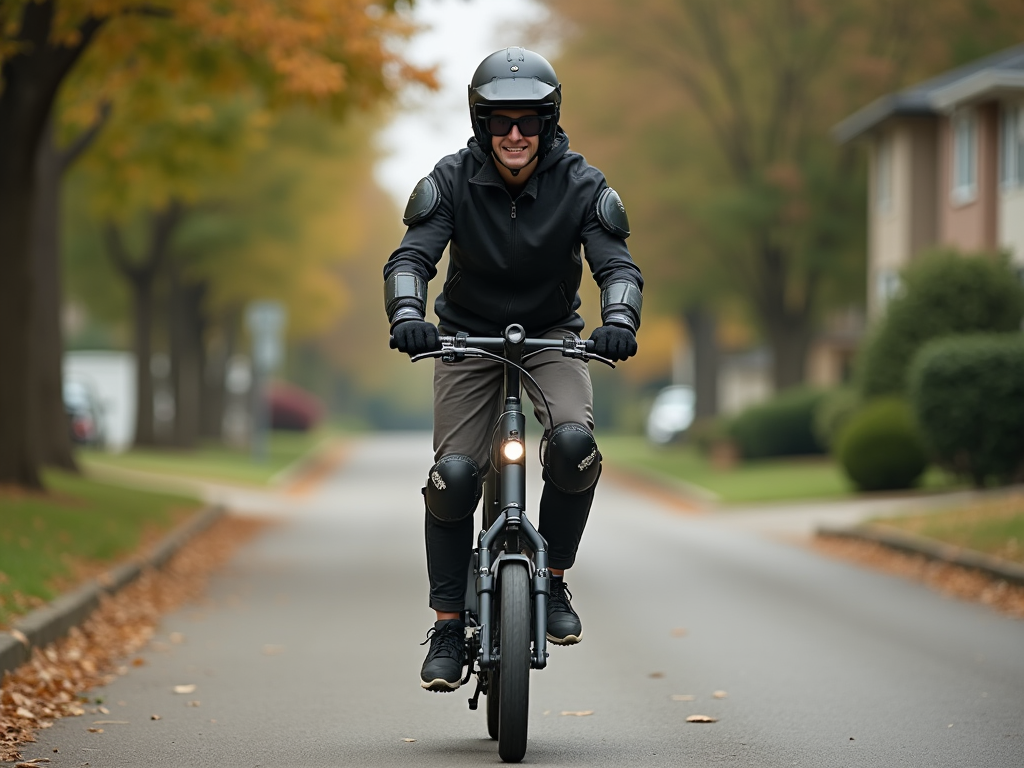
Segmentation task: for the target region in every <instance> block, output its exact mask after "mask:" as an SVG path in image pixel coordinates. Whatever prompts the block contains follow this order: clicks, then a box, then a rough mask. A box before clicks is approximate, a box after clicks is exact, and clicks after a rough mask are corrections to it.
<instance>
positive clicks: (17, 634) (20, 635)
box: [7, 629, 30, 648]
mask: <svg viewBox="0 0 1024 768" xmlns="http://www.w3.org/2000/svg"><path fill="white" fill-rule="evenodd" d="M7 631H8V632H9V633H10V635H11V637H13V638H14V639H15V640H17V641H18V642H19V643H21V644H22V645H24V646H25V647H26V648H28V647H29V645H30V643H29V641H28V637H26V636H25V633H24V632H22V631H21V630H20V629H9V630H7Z"/></svg>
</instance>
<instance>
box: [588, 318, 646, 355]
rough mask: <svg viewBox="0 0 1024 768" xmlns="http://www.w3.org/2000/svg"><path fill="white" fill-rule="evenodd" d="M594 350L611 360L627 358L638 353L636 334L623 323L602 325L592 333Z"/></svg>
mask: <svg viewBox="0 0 1024 768" xmlns="http://www.w3.org/2000/svg"><path fill="white" fill-rule="evenodd" d="M590 340H591V341H593V342H594V352H596V353H597V354H599V355H600V356H601V357H607V358H608V359H609V360H613V361H614V360H625V359H626V358H627V357H632V356H633V355H635V354H636V334H634V333H633V332H632V331H631V330H629V328H624V327H623V326H621V325H602V326H601V327H600V328H595V329H594V332H593V333H592V334H590Z"/></svg>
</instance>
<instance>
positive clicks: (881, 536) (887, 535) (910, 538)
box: [817, 524, 1024, 585]
mask: <svg viewBox="0 0 1024 768" xmlns="http://www.w3.org/2000/svg"><path fill="white" fill-rule="evenodd" d="M817 534H818V535H819V536H832V537H836V538H842V539H856V540H859V541H870V542H873V543H875V544H881V545H883V546H886V547H889V548H890V549H896V550H899V551H901V552H909V553H911V554H915V555H923V556H924V557H926V558H928V559H929V560H935V561H937V562H943V563H952V564H953V565H959V566H962V567H964V568H970V569H972V570H975V571H981V572H982V573H986V574H988V575H990V576H994V577H996V578H998V579H1002V580H1003V581H1007V582H1010V583H1012V584H1020V585H1024V566H1021V565H1017V564H1016V563H1013V562H1010V561H1008V560H1003V559H1001V558H998V557H992V556H991V555H986V554H984V553H982V552H976V551H975V550H973V549H965V548H964V547H957V546H954V545H952V544H943V543H942V542H940V541H935V540H934V539H928V538H925V537H923V536H917V535H915V534H912V533H905V532H903V531H898V530H895V529H892V528H884V527H882V526H879V525H871V524H864V525H856V526H854V527H852V528H833V527H830V526H819V528H818V529H817Z"/></svg>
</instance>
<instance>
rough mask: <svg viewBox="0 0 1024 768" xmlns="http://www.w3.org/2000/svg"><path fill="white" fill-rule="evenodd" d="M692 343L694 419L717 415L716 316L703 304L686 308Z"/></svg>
mask: <svg viewBox="0 0 1024 768" xmlns="http://www.w3.org/2000/svg"><path fill="white" fill-rule="evenodd" d="M683 317H684V319H685V320H686V327H687V328H688V329H689V331H690V343H691V344H692V345H693V391H694V395H695V403H694V418H695V420H700V419H707V418H711V417H713V416H716V415H717V414H718V361H719V355H718V339H717V338H716V329H717V323H716V322H715V316H714V315H713V314H712V313H711V312H710V311H709V310H708V309H706V308H704V307H690V308H688V309H686V310H684V311H683Z"/></svg>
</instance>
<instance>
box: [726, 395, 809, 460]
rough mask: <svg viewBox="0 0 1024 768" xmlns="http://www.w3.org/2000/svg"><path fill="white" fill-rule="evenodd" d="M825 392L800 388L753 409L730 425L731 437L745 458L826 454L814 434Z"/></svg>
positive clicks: (739, 416) (740, 415)
mask: <svg viewBox="0 0 1024 768" xmlns="http://www.w3.org/2000/svg"><path fill="white" fill-rule="evenodd" d="M824 395H825V392H824V391H822V390H820V389H804V388H796V389H790V390H787V391H786V392H783V393H781V394H779V395H777V396H775V397H774V398H772V399H771V400H769V401H767V402H765V403H760V404H758V405H754V406H751V407H750V408H747V409H746V410H745V411H743V412H742V413H740V414H739V415H738V416H737V417H736V418H735V419H733V420H732V422H731V423H730V424H729V429H728V431H729V436H730V437H732V439H733V440H735V441H736V445H737V447H738V448H739V451H740V455H742V456H743V458H745V459H765V458H769V457H772V456H799V455H803V454H810V453H823V452H824V446H822V444H821V443H820V442H819V441H818V439H817V437H815V435H814V410H815V409H816V408H817V407H818V403H820V402H821V399H822V397H824Z"/></svg>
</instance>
